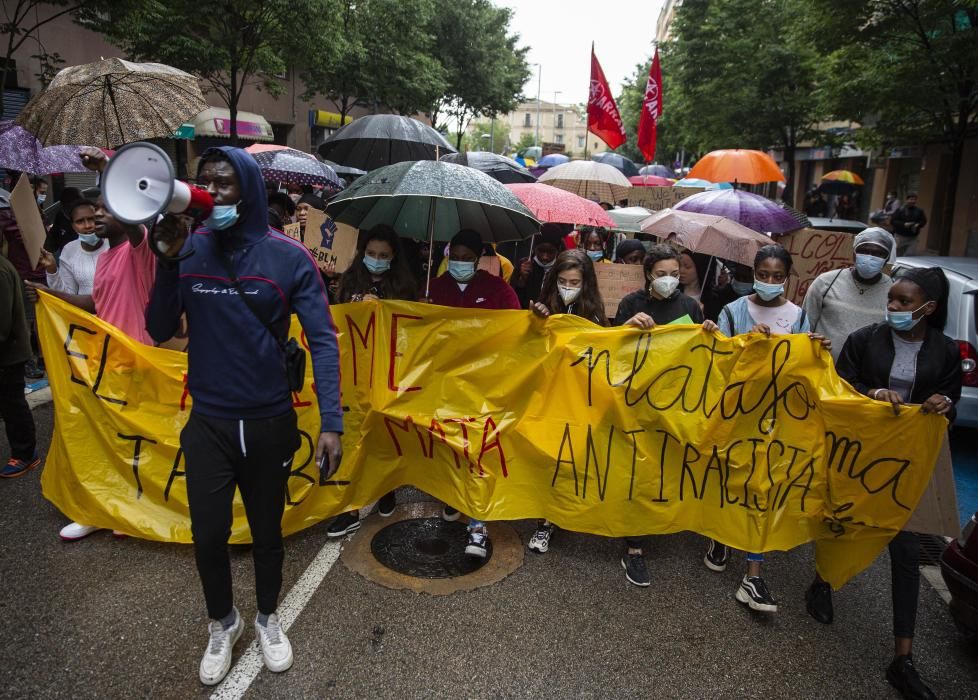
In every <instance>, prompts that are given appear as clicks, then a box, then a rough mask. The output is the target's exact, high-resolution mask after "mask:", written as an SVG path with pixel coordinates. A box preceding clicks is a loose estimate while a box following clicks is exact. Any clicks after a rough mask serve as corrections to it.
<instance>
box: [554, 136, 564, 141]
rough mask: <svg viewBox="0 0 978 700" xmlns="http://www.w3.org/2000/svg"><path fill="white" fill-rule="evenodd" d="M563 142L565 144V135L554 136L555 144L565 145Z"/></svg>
mask: <svg viewBox="0 0 978 700" xmlns="http://www.w3.org/2000/svg"><path fill="white" fill-rule="evenodd" d="M563 142H564V135H563V134H554V143H563Z"/></svg>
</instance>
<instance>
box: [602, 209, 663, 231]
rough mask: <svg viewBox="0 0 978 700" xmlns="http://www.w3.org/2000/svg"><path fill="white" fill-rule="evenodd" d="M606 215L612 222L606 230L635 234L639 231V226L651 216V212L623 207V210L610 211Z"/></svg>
mask: <svg viewBox="0 0 978 700" xmlns="http://www.w3.org/2000/svg"><path fill="white" fill-rule="evenodd" d="M606 213H607V214H608V216H610V217H611V218H612V220H613V221H614V225H613V226H609V227H608V228H612V229H616V230H619V231H635V232H638V231H641V230H642V229H641V226H640V225H639V224H641V223H642V222H643V221H645V220H646V219H647V218H649V217H650V216H651V215H652V211H651V210H650V209H646V208H645V207H624V208H623V209H611V210H610V211H608V212H606Z"/></svg>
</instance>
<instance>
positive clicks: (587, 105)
mask: <svg viewBox="0 0 978 700" xmlns="http://www.w3.org/2000/svg"><path fill="white" fill-rule="evenodd" d="M591 63H592V64H593V63H594V42H593V41H592V42H591ZM590 70H591V69H590V68H588V71H590ZM590 76H591V74H590V72H589V73H588V81H587V99H588V101H587V102H586V103H585V104H584V107H585V109H584V114H585V122H584V123H585V126H584V160H587V142H588V139H589V138H590V133H591V109H590V102H591V77H590Z"/></svg>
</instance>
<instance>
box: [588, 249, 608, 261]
mask: <svg viewBox="0 0 978 700" xmlns="http://www.w3.org/2000/svg"><path fill="white" fill-rule="evenodd" d="M587 256H588V257H589V258H591V260H593V261H594V262H600V261H601V260H604V252H602V251H600V250H589V251H587Z"/></svg>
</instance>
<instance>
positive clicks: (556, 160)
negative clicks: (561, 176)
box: [537, 153, 570, 168]
mask: <svg viewBox="0 0 978 700" xmlns="http://www.w3.org/2000/svg"><path fill="white" fill-rule="evenodd" d="M569 162H570V158H568V157H567V156H565V155H564V154H563V153H550V154H548V155H545V156H544V157H543V158H541V159H540V160H538V161H537V167H539V168H553V167H554V166H557V165H563V164H564V163H569Z"/></svg>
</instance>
